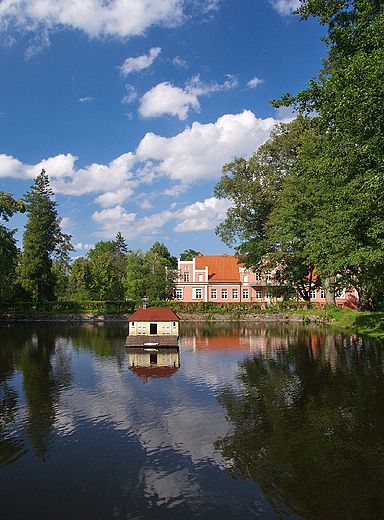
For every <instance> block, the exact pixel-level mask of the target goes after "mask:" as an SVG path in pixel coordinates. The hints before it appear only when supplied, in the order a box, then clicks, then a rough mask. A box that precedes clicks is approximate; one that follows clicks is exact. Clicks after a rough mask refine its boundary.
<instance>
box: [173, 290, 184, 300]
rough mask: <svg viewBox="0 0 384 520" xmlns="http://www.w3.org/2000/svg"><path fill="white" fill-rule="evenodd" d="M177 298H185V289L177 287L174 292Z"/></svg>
mask: <svg viewBox="0 0 384 520" xmlns="http://www.w3.org/2000/svg"><path fill="white" fill-rule="evenodd" d="M173 295H174V298H175V300H182V299H183V289H175V291H174V293H173Z"/></svg>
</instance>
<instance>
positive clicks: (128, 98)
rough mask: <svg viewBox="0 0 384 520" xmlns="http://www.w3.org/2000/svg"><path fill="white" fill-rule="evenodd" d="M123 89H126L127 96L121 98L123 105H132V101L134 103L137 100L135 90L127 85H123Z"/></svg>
mask: <svg viewBox="0 0 384 520" xmlns="http://www.w3.org/2000/svg"><path fill="white" fill-rule="evenodd" d="M125 88H126V89H127V91H128V94H127V95H126V96H124V97H123V103H127V104H128V103H132V101H134V100H135V99H136V98H137V92H136V89H135V87H133V86H132V85H130V84H129V83H127V84H126V85H125Z"/></svg>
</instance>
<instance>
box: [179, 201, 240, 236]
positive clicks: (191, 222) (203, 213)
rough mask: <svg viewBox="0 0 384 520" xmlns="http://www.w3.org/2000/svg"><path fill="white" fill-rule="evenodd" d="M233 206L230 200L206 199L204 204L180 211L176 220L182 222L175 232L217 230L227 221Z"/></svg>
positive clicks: (199, 203)
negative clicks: (220, 224)
mask: <svg viewBox="0 0 384 520" xmlns="http://www.w3.org/2000/svg"><path fill="white" fill-rule="evenodd" d="M230 206H231V203H230V202H229V201H228V200H219V199H217V198H216V197H211V198H210V199H205V200H204V202H195V203H194V204H191V205H190V206H186V207H185V208H183V209H182V210H180V211H178V212H177V214H176V218H177V219H178V220H181V222H180V223H179V224H177V226H176V227H175V228H174V229H173V231H178V232H185V231H203V230H207V229H215V227H216V226H217V225H218V224H219V223H220V222H221V221H222V220H224V219H225V217H226V212H227V210H228V208H229V207H230Z"/></svg>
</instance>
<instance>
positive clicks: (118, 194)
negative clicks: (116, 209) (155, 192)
mask: <svg viewBox="0 0 384 520" xmlns="http://www.w3.org/2000/svg"><path fill="white" fill-rule="evenodd" d="M132 195H133V189H132V188H122V189H120V190H116V191H114V192H113V191H107V192H106V193H103V194H102V195H100V196H99V197H96V199H95V202H96V204H100V206H101V207H102V208H110V207H111V206H115V205H116V204H123V203H124V202H125V201H126V200H127V199H128V198H129V197H131V196H132Z"/></svg>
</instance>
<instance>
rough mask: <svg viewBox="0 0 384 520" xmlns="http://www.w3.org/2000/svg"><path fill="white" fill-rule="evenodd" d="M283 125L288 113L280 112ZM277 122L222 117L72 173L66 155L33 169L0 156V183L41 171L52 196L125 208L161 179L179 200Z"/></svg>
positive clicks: (245, 115) (153, 137)
mask: <svg viewBox="0 0 384 520" xmlns="http://www.w3.org/2000/svg"><path fill="white" fill-rule="evenodd" d="M280 115H281V116H283V115H284V120H285V121H288V120H290V119H293V117H294V115H293V114H291V113H284V114H283V113H281V114H280ZM278 122H279V120H278V119H274V118H272V117H270V118H267V119H260V118H257V117H256V116H255V115H254V114H253V113H252V112H251V111H249V110H244V111H243V112H242V113H240V114H226V115H224V116H221V117H219V118H218V119H217V121H216V122H214V123H208V124H202V123H199V122H194V123H193V124H192V125H191V126H190V127H187V128H185V130H184V131H183V132H181V133H179V134H177V135H175V136H173V137H163V136H161V135H157V134H154V133H152V132H149V133H147V134H146V135H145V136H144V137H143V139H142V140H141V142H140V143H139V146H138V147H137V149H136V151H133V152H127V153H124V154H122V155H121V156H120V157H117V158H116V159H114V160H113V161H111V162H110V163H109V164H98V163H94V164H91V165H88V166H85V167H83V168H76V167H75V164H76V161H77V160H78V158H77V157H76V156H74V155H72V154H70V153H68V154H66V155H65V154H59V155H57V156H55V157H50V158H48V159H43V160H42V161H40V162H39V163H38V164H36V165H28V164H23V163H21V162H20V161H19V160H18V159H16V158H14V157H12V156H7V155H4V154H3V155H0V178H1V177H13V178H17V179H33V178H35V177H37V175H39V173H40V172H41V170H42V169H43V168H44V169H45V170H46V172H47V173H48V175H49V178H50V181H51V185H52V188H53V190H54V191H55V193H58V194H64V195H84V194H88V193H97V194H98V196H97V198H96V200H95V202H96V203H98V204H100V205H101V206H102V207H103V208H107V207H111V206H114V205H116V204H123V203H124V202H125V201H126V200H127V199H128V198H130V197H133V196H135V197H136V199H135V200H137V197H138V195H137V194H134V193H133V190H135V189H136V188H137V187H138V186H139V185H152V186H153V185H154V184H155V182H156V181H157V180H159V179H160V178H162V177H164V178H166V179H168V184H165V185H164V183H162V184H161V185H162V193H163V194H164V195H166V194H169V195H170V196H173V197H175V196H177V195H178V194H180V193H183V192H185V191H186V190H187V189H188V188H189V186H190V185H191V184H192V183H194V182H197V181H199V180H201V179H204V180H216V179H218V178H219V177H220V174H221V168H222V166H223V164H225V163H227V162H231V161H232V160H233V158H234V157H249V156H250V155H251V154H252V153H253V152H254V151H255V150H256V149H257V147H258V146H259V145H260V144H261V143H263V142H264V141H266V139H268V137H269V134H270V131H271V130H272V128H273V126H274V125H275V124H276V123H278Z"/></svg>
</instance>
